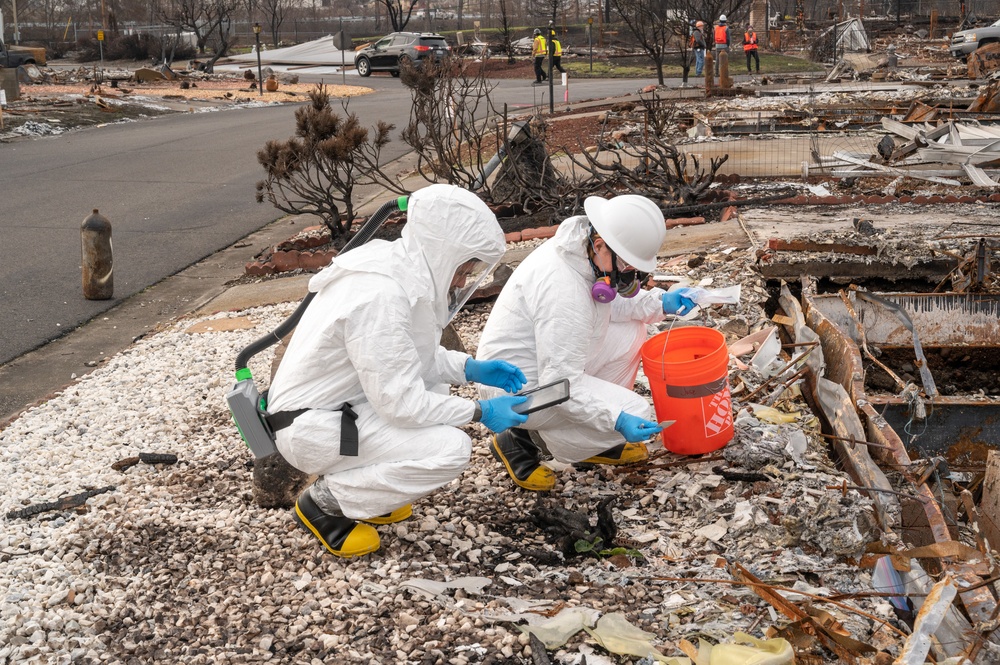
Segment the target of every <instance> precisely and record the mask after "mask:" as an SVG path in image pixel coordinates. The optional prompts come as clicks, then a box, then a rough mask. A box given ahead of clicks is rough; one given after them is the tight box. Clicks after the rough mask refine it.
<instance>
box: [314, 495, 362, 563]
mask: <svg viewBox="0 0 1000 665" xmlns="http://www.w3.org/2000/svg"><path fill="white" fill-rule="evenodd" d="M295 518H296V519H297V520H298V522H299V523H300V524H301V525H302V526H304V527H305V528H306V529H308V530H309V531H311V532H312V534H313V535H314V536H316V537H317V538H319V540H320V542H321V543H323V546H324V547H325V548H326V549H327V550H329V551H330V553H331V554H333V555H334V556H339V557H343V558H345V559H349V558H351V557H355V556H361V555H362V554H368V553H370V552H374V551H375V550H377V549H378V548H379V538H378V531H376V530H375V527H372V526H369V525H367V524H358V523H357V522H355V521H354V520H352V519H351V518H350V517H344V516H343V515H331V514H330V513H326V512H323V510H322V509H321V508H320V507H319V506H317V505H316V502H315V501H313V499H312V497H311V496H310V495H309V490H308V489H307V490H306V491H305V492H303V493H302V494H300V495H299V498H298V500H296V502H295Z"/></svg>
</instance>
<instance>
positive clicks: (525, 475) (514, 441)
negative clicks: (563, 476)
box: [490, 428, 556, 492]
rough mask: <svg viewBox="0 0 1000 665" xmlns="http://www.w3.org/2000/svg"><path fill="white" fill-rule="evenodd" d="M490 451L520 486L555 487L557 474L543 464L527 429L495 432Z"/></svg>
mask: <svg viewBox="0 0 1000 665" xmlns="http://www.w3.org/2000/svg"><path fill="white" fill-rule="evenodd" d="M490 452H491V453H493V457H495V458H497V460H498V461H499V462H500V463H501V464H503V465H504V468H506V469H507V473H508V475H510V477H511V480H513V481H514V482H515V483H517V485H518V486H519V487H523V488H524V489H526V490H532V491H535V492H544V491H546V490H550V489H552V488H553V487H555V485H556V474H555V473H553V472H552V469H549V468H548V467H544V466H542V465H541V463H540V461H539V455H540V452H539V450H538V448H537V447H536V446H535V444H534V443H533V442H532V441H531V436H530V435H529V434H528V432H526V431H525V430H523V429H517V428H511V429H508V430H506V431H504V432H501V433H500V434H495V435H494V436H493V441H492V442H491V443H490Z"/></svg>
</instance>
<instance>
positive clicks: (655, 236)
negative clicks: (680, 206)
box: [583, 194, 667, 272]
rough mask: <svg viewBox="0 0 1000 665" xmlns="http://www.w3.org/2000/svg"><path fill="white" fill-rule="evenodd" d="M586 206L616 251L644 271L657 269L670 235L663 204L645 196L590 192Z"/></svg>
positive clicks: (599, 231) (592, 221)
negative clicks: (606, 195) (609, 196)
mask: <svg viewBox="0 0 1000 665" xmlns="http://www.w3.org/2000/svg"><path fill="white" fill-rule="evenodd" d="M583 209H584V211H585V212H586V213H587V219H589V220H590V223H591V224H592V225H593V226H594V230H595V231H597V233H598V234H599V235H600V236H601V238H603V239H604V242H605V243H607V245H608V247H610V248H611V249H612V250H613V251H614V253H615V254H617V255H618V256H620V257H621V258H622V259H623V260H624V261H626V262H627V263H628V264H629V265H631V266H633V267H635V268H637V269H638V270H641V271H642V272H653V271H655V270H656V253H657V252H658V251H659V250H660V245H662V244H663V239H664V238H665V237H666V235H667V225H666V223H665V222H664V220H663V213H662V212H661V211H660V208H659V207H658V206H657V205H656V204H655V203H653V202H652V201H650V200H649V199H647V198H646V197H645V196H638V195H636V194H624V195H622V196H616V197H614V198H613V199H610V200H609V199H602V198H601V197H599V196H588V197H587V198H586V199H584V201H583Z"/></svg>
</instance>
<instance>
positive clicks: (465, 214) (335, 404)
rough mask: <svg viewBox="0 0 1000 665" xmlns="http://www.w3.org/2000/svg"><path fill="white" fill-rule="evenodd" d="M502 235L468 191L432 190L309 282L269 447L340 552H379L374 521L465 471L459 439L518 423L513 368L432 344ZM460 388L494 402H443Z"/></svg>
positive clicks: (276, 398)
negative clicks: (295, 476)
mask: <svg viewBox="0 0 1000 665" xmlns="http://www.w3.org/2000/svg"><path fill="white" fill-rule="evenodd" d="M504 249H505V243H504V236H503V231H502V230H501V229H500V225H499V224H497V220H496V217H495V216H494V214H493V213H492V212H491V211H490V209H489V208H488V207H487V206H486V204H485V203H483V202H482V201H481V200H480V199H479V198H478V197H477V196H476V195H474V194H472V193H471V192H468V191H466V190H463V189H461V188H459V187H455V186H453V185H442V184H438V185H431V186H429V187H426V188H424V189H421V190H419V191H417V192H416V193H414V194H413V195H412V196H411V197H410V199H409V212H408V217H407V222H406V225H405V226H404V227H403V233H402V237H401V238H400V239H398V240H396V241H393V242H387V241H383V240H372V241H370V242H368V243H366V244H365V245H362V246H361V247H358V248H357V249H355V250H352V251H351V252H349V253H346V254H343V255H341V256H338V257H336V258H335V259H334V260H333V262H332V263H331V264H330V265H329V266H328V267H327V268H325V269H324V270H323V271H322V272H320V273H318V274H316V275H315V276H313V278H312V279H311V280H310V281H309V290H310V291H313V292H314V293H315V294H316V296H315V298H314V300H313V302H312V304H310V306H309V308H308V309H306V311H305V314H304V315H303V316H302V320H301V322H300V323H299V325H298V327H297V328H296V330H295V334H294V335H293V337H292V340H291V342H290V343H289V345H288V350H287V352H286V353H285V355H284V357H283V359H282V361H281V365H280V366H279V367H278V371H277V373H276V374H275V377H274V381H273V382H272V383H271V388H270V391H269V397H268V402H269V404H268V407H269V410H270V415H269V416H268V422H269V423H271V425H272V428H273V429H274V430H275V438H276V442H277V447H278V451H279V452H280V453H281V455H282V457H284V458H285V459H286V460H287V461H288V462H289V463H290V464H291V465H292V466H294V467H295V468H296V469H298V470H300V471H302V472H303V473H306V474H311V475H316V476H318V479H317V480H316V482H315V483H313V484H312V485H311V486H310V487H309V488H307V489H306V490H305V491H304V492H303V493H302V494H301V495H300V496H299V497H298V500H297V501H296V502H295V517H296V519H297V520H298V521H299V522H300V523H301V524H303V525H304V526H305V527H306V528H307V529H308V530H309V531H311V532H312V533H313V534H314V535H315V536H316V537H317V538H319V540H320V542H321V543H322V544H323V546H324V547H325V548H326V549H327V550H329V551H330V552H331V553H333V554H334V555H336V556H340V557H353V556H359V555H362V554H367V553H369V552H374V551H375V550H377V549H378V547H379V536H378V532H377V531H376V530H375V528H374V527H373V526H371V525H372V524H390V523H393V522H398V521H400V520H403V519H406V518H407V517H409V516H410V514H411V512H412V509H411V502H412V501H414V500H415V499H418V498H420V497H422V496H425V495H427V494H429V493H430V492H432V491H434V490H435V489H437V488H439V487H441V486H442V485H444V484H446V483H449V482H451V481H452V480H454V479H455V478H457V477H458V476H459V474H460V473H462V470H463V469H465V467H466V465H467V464H468V463H469V459H470V455H471V453H472V442H471V439H470V438H469V435H468V434H466V433H465V432H463V431H462V430H461V429H459V428H460V427H461V426H462V425H467V424H469V423H471V422H476V421H478V422H481V423H483V424H484V425H485V426H486V427H487V428H489V429H490V430H491V431H493V432H502V431H504V430H505V429H507V428H508V427H511V426H513V425H516V424H520V423H522V422H524V420H525V416H523V415H521V414H518V413H515V412H514V411H513V410H512V407H513V406H515V405H517V404H520V403H522V402H523V401H524V400H525V398H524V397H519V396H514V395H504V393H505V392H510V393H513V392H516V391H517V390H519V389H520V388H521V387H522V385H523V384H524V382H525V377H524V374H523V372H521V370H520V369H518V368H517V367H515V366H514V365H512V364H511V363H509V362H505V361H503V360H499V359H494V360H490V361H478V360H475V359H473V358H471V357H470V356H469V355H468V354H466V353H460V352H458V351H447V350H445V349H444V348H443V347H442V346H441V345H440V339H441V331H442V329H443V328H444V327H445V326H446V325H447V324H448V322H449V321H450V320H451V318H452V316H454V314H455V313H456V312H457V311H458V310H459V309H460V308H461V307H462V305H463V304H464V303H465V301H466V300H467V299H468V298H469V296H470V295H471V294H472V292H473V291H475V289H476V287H477V286H478V285H479V284H480V283H481V282H482V280H483V279H485V277H486V276H487V275H488V274H489V272H490V271H491V270H492V266H495V265H496V264H497V262H498V261H499V260H500V257H501V256H503V253H504ZM466 381H475V382H477V383H483V384H489V385H491V386H495V387H496V388H498V389H499V391H500V392H499V393H498V396H497V397H495V398H493V399H483V400H478V401H477V400H471V399H465V398H463V397H458V396H455V395H449V393H448V384H460V383H464V382H466Z"/></svg>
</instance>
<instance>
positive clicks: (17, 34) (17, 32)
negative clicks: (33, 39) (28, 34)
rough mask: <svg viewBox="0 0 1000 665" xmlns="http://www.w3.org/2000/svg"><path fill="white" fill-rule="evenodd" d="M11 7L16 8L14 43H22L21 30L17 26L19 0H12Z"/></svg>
mask: <svg viewBox="0 0 1000 665" xmlns="http://www.w3.org/2000/svg"><path fill="white" fill-rule="evenodd" d="M11 8H12V9H13V10H14V43H15V44H20V43H21V30H20V29H19V28H18V27H17V0H11Z"/></svg>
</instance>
